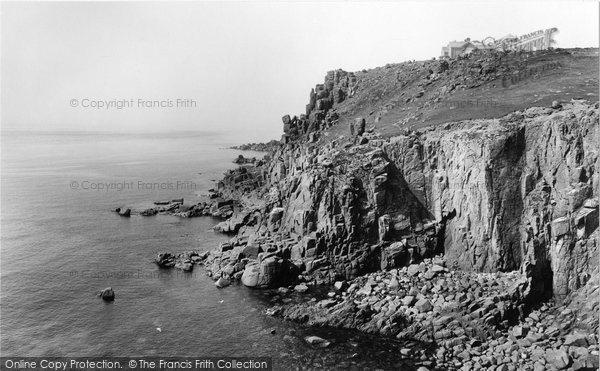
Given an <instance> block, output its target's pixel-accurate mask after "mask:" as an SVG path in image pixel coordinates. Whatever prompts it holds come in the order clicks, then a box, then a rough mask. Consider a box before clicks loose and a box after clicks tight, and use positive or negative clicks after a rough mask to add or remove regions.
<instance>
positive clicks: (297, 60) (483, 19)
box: [1, 1, 598, 140]
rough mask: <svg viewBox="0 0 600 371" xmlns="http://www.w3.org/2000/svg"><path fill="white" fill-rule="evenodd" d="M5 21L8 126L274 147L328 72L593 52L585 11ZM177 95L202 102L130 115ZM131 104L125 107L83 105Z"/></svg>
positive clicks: (11, 8) (206, 9)
mask: <svg viewBox="0 0 600 371" xmlns="http://www.w3.org/2000/svg"><path fill="white" fill-rule="evenodd" d="M1 14H2V19H1V21H2V22H1V23H2V29H1V37H2V40H1V41H2V48H1V52H2V60H1V62H2V66H1V73H2V75H1V93H2V101H1V103H2V106H1V110H2V112H1V113H2V115H1V122H2V127H3V129H11V130H90V131H91V130H93V131H124V132H139V131H143V132H163V131H187V130H213V131H219V130H220V131H228V132H231V133H235V134H236V135H238V136H240V135H241V136H245V137H246V138H247V139H248V140H264V139H270V138H279V137H280V135H281V132H282V130H281V129H282V124H281V116H282V115H283V114H286V113H291V114H299V113H302V112H304V106H305V105H306V103H308V94H309V91H310V89H311V87H313V86H314V85H315V84H316V83H320V82H322V81H323V77H324V76H325V73H326V72H327V71H328V70H332V69H337V68H343V69H345V70H349V71H355V70H360V69H363V68H372V67H377V66H382V65H385V64H386V63H393V62H401V61H405V60H409V59H428V58H431V57H437V56H438V55H439V53H440V49H441V46H442V45H444V44H446V43H447V42H448V41H451V40H463V39H464V38H466V37H471V38H472V39H477V40H479V39H483V38H484V37H486V36H493V37H501V36H504V35H506V34H508V33H512V34H516V35H519V34H524V33H528V32H531V31H535V30H538V29H544V28H549V27H557V28H559V30H560V33H559V34H557V35H556V37H555V39H556V40H557V42H558V43H557V46H558V47H592V46H593V47H597V46H598V5H597V4H596V3H593V2H573V1H571V2H562V3H558V2H544V3H541V2H539V3H533V2H532V3H523V2H497V3H496V2H478V3H475V2H472V3H459V2H444V3H436V2H424V3H410V2H385V3H381V2H377V3H375V2H358V3H350V2H332V3H324V2H286V3H274V2H252V3H249V2H226V3H222V2H221V3H217V2H200V3H190V2H185V3H166V2H165V3H162V2H149V3H144V2H134V3H127V2H122V3H89V2H85V3H71V2H69V3H3V4H2V5H1ZM178 98H180V99H193V100H195V101H196V102H197V106H196V107H191V108H181V107H180V108H177V107H164V108H161V107H156V108H148V107H139V105H138V103H139V102H138V99H143V100H163V101H169V100H170V101H171V102H172V104H173V105H176V103H177V101H176V100H177V99H178ZM130 99H133V105H132V107H129V108H127V107H125V108H123V109H121V110H118V109H116V108H109V109H106V108H101V109H97V108H93V107H82V105H88V106H89V105H92V104H94V102H95V101H111V100H127V101H129V100H130ZM73 100H75V101H74V102H73ZM130 103H131V102H130ZM164 104H168V103H164ZM72 105H76V107H72Z"/></svg>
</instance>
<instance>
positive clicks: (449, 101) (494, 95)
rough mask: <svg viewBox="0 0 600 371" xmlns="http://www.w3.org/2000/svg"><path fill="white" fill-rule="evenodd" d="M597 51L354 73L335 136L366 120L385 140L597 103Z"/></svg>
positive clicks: (491, 56)
mask: <svg viewBox="0 0 600 371" xmlns="http://www.w3.org/2000/svg"><path fill="white" fill-rule="evenodd" d="M598 74H599V67H598V49H568V50H564V49H557V50H551V51H540V52H533V53H511V54H503V53H490V52H479V53H477V54H473V55H471V56H469V57H468V58H465V59H457V60H452V61H448V62H444V61H440V60H428V61H415V62H413V61H411V62H404V63H398V64H389V65H386V66H385V67H378V68H375V69H372V70H363V71H360V72H356V73H355V75H356V78H357V88H356V92H355V93H354V94H353V95H352V96H351V97H349V98H348V99H346V100H345V101H343V102H341V103H339V104H336V105H334V107H333V109H334V110H335V111H336V112H337V113H338V115H339V117H340V119H339V122H338V124H337V125H335V126H333V127H331V128H330V129H328V131H329V132H330V134H329V135H328V136H329V137H330V138H331V137H337V136H339V135H345V136H347V135H348V123H349V122H351V121H352V120H354V118H356V117H365V118H366V119H367V127H370V126H375V128H376V131H377V132H380V133H381V134H382V135H384V136H393V135H397V134H399V133H401V132H402V131H404V129H412V130H414V129H418V128H420V127H424V126H430V125H432V124H433V125H436V124H440V123H444V122H450V121H457V120H465V119H475V118H493V117H501V116H504V115H506V114H507V113H509V112H513V111H516V110H521V109H524V108H528V107H532V106H550V105H551V104H552V102H553V101H558V102H565V101H570V100H571V99H586V100H589V101H597V100H598V87H599V85H598Z"/></svg>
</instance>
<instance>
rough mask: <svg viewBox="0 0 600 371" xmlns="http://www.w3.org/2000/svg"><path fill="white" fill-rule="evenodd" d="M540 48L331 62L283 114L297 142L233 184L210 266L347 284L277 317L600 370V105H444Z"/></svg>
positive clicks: (446, 348)
mask: <svg viewBox="0 0 600 371" xmlns="http://www.w3.org/2000/svg"><path fill="white" fill-rule="evenodd" d="M536 56H538V55H537V54H535V53H533V54H532V55H531V56H523V55H511V56H507V55H497V54H496V53H490V54H485V55H474V56H472V57H467V58H465V59H461V60H460V61H426V62H408V63H405V64H401V65H400V66H394V65H390V66H386V67H382V68H380V69H376V71H375V72H373V73H367V72H366V71H363V72H360V73H358V72H357V73H356V74H354V73H347V72H344V71H341V70H338V71H333V72H330V73H328V74H327V76H326V78H325V82H324V84H319V85H317V86H316V88H315V89H313V90H312V91H311V93H310V100H309V104H308V105H307V107H306V113H304V114H301V115H298V116H290V115H285V116H283V118H282V121H283V132H284V135H283V138H282V141H281V144H280V145H279V146H277V147H275V148H274V149H273V150H272V152H271V153H270V154H269V155H268V156H266V157H265V158H264V159H263V160H261V161H254V162H250V163H247V164H244V165H243V166H240V167H239V168H237V169H235V170H231V171H229V172H228V173H227V174H226V175H225V177H224V178H223V179H222V180H221V181H220V182H219V183H218V185H217V190H216V191H215V192H214V194H215V195H218V197H219V200H223V201H222V202H226V203H227V204H221V205H220V207H219V203H217V204H216V205H217V208H218V209H219V210H223V212H222V214H221V215H222V216H224V217H225V218H226V220H225V221H224V222H222V223H221V224H219V225H218V226H217V227H216V228H215V229H216V230H218V231H221V232H225V233H231V234H233V236H232V238H231V240H230V241H229V242H227V243H223V244H221V245H220V246H219V247H218V248H216V249H214V250H212V251H210V252H209V253H207V254H206V255H203V256H202V258H201V259H197V260H194V262H196V263H200V264H203V266H204V267H205V268H206V270H207V271H208V272H209V274H210V275H211V276H212V277H213V278H214V279H215V280H217V279H219V280H221V279H226V280H229V279H232V280H241V282H242V283H243V284H244V285H246V286H248V287H252V288H278V287H279V288H281V292H284V293H294V294H297V293H304V292H308V293H311V292H314V291H318V290H313V288H314V286H315V285H324V284H334V282H339V284H336V286H335V287H336V291H332V292H331V293H330V295H328V297H327V298H325V299H323V300H319V301H317V302H308V303H305V304H303V305H288V306H281V307H277V308H271V309H270V311H269V314H273V315H282V316H284V317H285V318H289V319H293V320H297V321H300V322H305V323H309V324H312V325H327V326H336V327H347V328H353V329H359V330H362V331H365V332H373V333H378V334H382V335H386V336H395V337H399V338H418V339H420V340H422V341H424V342H430V343H431V344H433V345H434V346H437V347H438V350H439V354H438V355H437V359H438V360H437V361H436V364H437V365H438V366H439V367H442V368H443V369H457V368H459V366H458V365H459V364H465V365H469V366H473V367H475V369H480V368H491V367H496V365H497V366H498V367H497V368H496V369H509V368H508V366H507V365H509V364H513V365H518V366H515V367H523V368H524V369H539V370H541V369H542V368H546V366H548V368H551V367H554V368H556V369H564V368H566V367H573V368H575V367H577V368H576V369H581V368H590V367H596V368H597V367H598V365H597V363H594V362H593V361H592V360H590V359H591V358H593V357H590V355H592V356H595V357H596V358H597V356H598V346H597V343H598V338H597V336H595V335H589V334H590V333H593V334H595V333H596V332H597V330H598V326H597V319H598V299H597V297H596V298H594V299H593V300H591V302H590V303H587V304H586V301H585V299H584V298H585V297H588V299H589V296H586V295H593V294H594V293H595V294H597V292H598V275H599V274H600V272H599V268H598V265H597V260H596V259H597V258H598V253H599V249H598V245H599V240H598V236H599V234H600V232H599V229H598V219H599V217H598V214H599V205H598V197H599V196H600V195H599V186H600V184H599V183H600V181H599V175H598V172H599V170H600V157H599V152H598V151H599V149H598V148H599V143H598V138H599V135H600V132H599V130H600V128H599V126H600V124H599V116H598V103H593V102H589V101H585V100H582V99H570V98H569V101H560V102H559V101H556V102H553V103H552V104H550V102H548V103H547V104H546V105H545V106H537V107H529V106H528V107H526V108H523V109H512V110H511V109H505V108H502V109H496V108H497V107H494V109H490V112H491V113H485V114H482V113H481V112H479V111H478V113H477V114H476V115H473V117H483V118H479V119H457V120H453V119H452V118H453V117H462V116H461V115H456V114H455V113H454V112H453V111H452V110H451V109H447V110H445V111H443V112H442V113H443V114H444V115H447V116H448V117H446V118H439V117H437V116H435V115H434V114H439V113H440V111H436V110H437V109H438V108H439V106H440V105H441V104H442V103H444V102H446V100H447V99H448V98H449V97H452V96H454V95H455V94H463V95H462V96H464V94H466V93H464V91H468V90H470V89H473V90H476V92H479V93H481V94H487V95H490V94H493V91H492V92H491V91H490V90H489V89H491V88H497V87H498V84H499V83H500V81H504V80H503V79H505V78H506V76H511V74H514V72H515V71H518V70H519V69H520V68H521V67H523V66H525V67H526V66H528V65H531V64H532V63H533V64H535V63H538V62H539V61H538V60H537V59H536V58H534V57H536ZM544 56H545V57H547V58H562V59H561V60H562V61H563V62H565V63H566V62H569V63H572V62H573V61H572V55H571V54H569V53H568V52H564V51H548V52H544V54H543V55H542V57H544ZM530 57H531V59H529V58H530ZM594 66H596V67H595V68H596V69H597V63H596V64H595V65H594ZM394 71H395V78H394V79H392V80H393V81H390V79H389V76H388V75H390V74H393V73H394ZM596 74H597V73H596ZM578 76H579V75H578ZM595 81H596V82H595V83H594V81H592V82H589V81H587V80H586V81H585V82H582V84H581V85H578V86H582V87H583V86H585V87H588V86H591V85H594V84H595V90H594V91H597V79H596V80H595ZM580 82H581V81H580ZM520 83H521V82H520V81H514V85H518V84H520ZM536 83H538V84H541V83H540V81H537V82H536ZM481 87H486V89H487V90H486V89H483V88H482V89H480V88H481ZM520 88H522V87H520ZM477 89H479V90H477ZM530 89H534V87H531V86H530ZM458 91H460V92H461V93H458ZM513 91H517V88H515V89H514V90H513ZM504 93H506V91H502V94H504ZM472 94H473V93H472ZM459 96H460V95H459ZM504 98H506V99H509V98H508V97H506V96H504ZM524 99H525V98H524ZM527 99H529V98H527ZM552 100H555V99H554V98H553V99H552ZM552 100H551V101H552ZM538 101H539V100H538ZM538 101H536V102H538ZM555 103H556V104H555ZM519 104H521V103H519ZM434 108H435V109H434ZM466 111H469V110H468V109H466V110H465V112H466ZM475 111H476V110H475ZM435 112H437V113H435ZM391 113H394V114H395V116H394V117H396V119H397V122H395V123H394V124H393V125H388V126H387V127H384V128H380V127H379V126H378V125H379V123H380V122H382V120H391V119H390V114H391ZM442 116H443V115H442ZM428 117H433V118H432V119H431V120H430V121H428V120H426V118H428ZM469 117H470V116H469ZM390 126H394V127H395V128H394V129H390ZM244 162H245V161H244ZM216 197H217V196H216ZM232 200H236V202H233V201H232ZM234 204H235V207H234ZM211 208H212V207H211ZM175 260H177V259H175ZM179 260H181V259H179ZM166 262H167V264H169V265H170V264H172V263H173V262H172V261H171V260H169V259H166ZM377 271H379V272H378V273H373V272H377ZM596 296H597V295H596ZM577 305H579V306H580V307H579V308H577V307H576V306H577ZM577 318H580V319H581V323H580V325H581V330H582V331H583V332H584V333H585V334H586V336H584V338H581V337H580V336H579V337H578V335H577V333H576V331H575V330H576V326H574V323H575V322H576V321H577V320H576V319H577ZM465 319H468V321H466V320H465ZM593 319H595V320H596V323H595V324H594V321H593ZM561 323H562V324H561ZM469 339H471V340H469ZM586 344H587V348H586ZM594 352H595V353H594ZM498 354H501V355H502V358H501V359H500V358H499V356H498ZM449 360H450V361H449ZM503 365H504V366H503ZM549 365H552V366H549ZM540 367H542V368H540Z"/></svg>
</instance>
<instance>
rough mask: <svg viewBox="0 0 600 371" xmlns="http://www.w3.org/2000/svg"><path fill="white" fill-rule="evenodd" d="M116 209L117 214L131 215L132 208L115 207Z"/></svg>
mask: <svg viewBox="0 0 600 371" xmlns="http://www.w3.org/2000/svg"><path fill="white" fill-rule="evenodd" d="M115 211H116V212H117V214H119V215H121V216H124V217H130V216H131V209H122V208H120V207H118V208H116V209H115Z"/></svg>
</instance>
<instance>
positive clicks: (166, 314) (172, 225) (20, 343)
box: [0, 132, 410, 370]
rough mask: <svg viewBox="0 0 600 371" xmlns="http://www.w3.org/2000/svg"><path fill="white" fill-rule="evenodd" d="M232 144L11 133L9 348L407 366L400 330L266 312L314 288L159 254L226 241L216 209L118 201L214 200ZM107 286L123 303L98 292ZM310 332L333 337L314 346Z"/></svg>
mask: <svg viewBox="0 0 600 371" xmlns="http://www.w3.org/2000/svg"><path fill="white" fill-rule="evenodd" d="M233 144H242V142H239V143H232V142H231V140H229V139H227V136H226V135H224V134H215V133H170V134H113V133H77V132H61V133H51V132H3V133H2V137H1V147H2V149H1V203H0V211H1V212H0V216H1V223H0V236H1V239H0V243H1V245H0V246H1V248H0V355H1V356H3V357H7V356H10V357H31V356H39V357H48V356H55V357H98V356H102V357H111V356H125V357H143V356H152V357H173V356H182V357H271V358H272V360H273V369H276V370H277V369H281V370H288V369H398V368H399V367H400V365H403V366H402V367H400V368H402V369H410V367H409V366H406V360H405V361H401V359H400V358H399V357H400V352H399V349H400V348H401V347H402V346H403V345H402V344H400V343H398V342H396V341H395V340H393V339H382V338H379V337H374V336H369V335H365V334H362V333H358V332H355V331H350V330H341V329H328V328H310V327H305V326H303V325H302V324H296V323H291V322H287V321H283V320H281V319H279V318H273V317H269V316H267V315H266V314H265V309H266V308H268V307H269V306H270V305H273V304H276V303H280V302H281V301H282V300H288V301H289V300H306V299H305V297H300V296H298V297H295V296H294V294H292V295H291V297H286V298H283V297H282V296H281V295H280V294H279V293H278V292H277V291H276V290H252V289H249V288H246V287H244V286H243V285H241V284H233V285H232V286H229V287H227V288H224V289H217V288H216V287H215V285H214V283H213V281H212V279H211V278H209V277H208V276H207V275H206V272H205V271H204V270H203V269H202V267H200V266H196V267H195V268H194V270H193V271H192V272H189V273H187V272H182V271H180V270H176V269H173V270H165V269H161V268H159V267H158V266H157V265H156V264H154V263H153V259H154V257H155V256H156V255H157V254H158V253H159V252H162V251H168V252H173V253H178V252H184V251H192V250H196V251H205V250H210V249H213V248H215V247H216V246H218V244H219V243H220V242H223V241H227V240H228V239H229V238H230V237H229V236H225V235H222V234H218V233H216V232H213V230H212V227H213V226H214V225H215V224H216V223H218V222H219V220H217V219H214V218H212V217H197V218H181V217H177V216H169V215H155V216H151V217H143V216H140V215H135V214H133V215H132V216H131V217H129V218H126V217H121V216H119V215H118V214H117V213H115V212H114V209H115V208H117V207H128V208H131V209H132V210H134V211H135V210H141V209H144V208H145V207H150V206H152V203H153V202H154V201H157V200H171V199H176V198H184V202H185V203H186V204H194V203H196V202H199V201H200V200H203V199H205V198H206V195H207V193H208V189H210V188H212V187H213V186H214V185H215V181H216V180H218V179H220V178H221V177H222V175H223V173H224V172H226V171H227V169H231V168H233V167H234V166H235V165H234V164H233V163H232V160H233V159H234V158H235V157H237V155H239V154H241V153H242V152H240V151H236V150H232V149H228V148H229V147H230V146H231V145H233ZM243 154H244V155H245V156H247V157H248V156H257V157H262V156H263V155H264V154H263V153H252V152H249V153H243ZM106 287H112V288H113V290H114V292H115V295H116V298H115V301H114V302H104V301H103V300H101V299H100V298H99V297H98V296H97V294H98V292H99V290H101V289H104V288H106ZM324 291H325V292H324V293H320V294H317V293H315V294H314V295H325V294H326V292H327V288H325V289H324ZM309 335H316V336H320V337H323V338H325V339H327V340H329V341H330V342H331V345H330V346H329V347H327V348H316V347H313V346H312V345H309V344H307V343H306V342H305V341H304V337H306V336H309ZM399 362H400V363H399ZM402 362H404V363H402Z"/></svg>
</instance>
